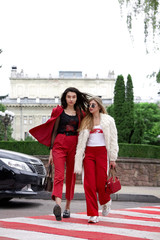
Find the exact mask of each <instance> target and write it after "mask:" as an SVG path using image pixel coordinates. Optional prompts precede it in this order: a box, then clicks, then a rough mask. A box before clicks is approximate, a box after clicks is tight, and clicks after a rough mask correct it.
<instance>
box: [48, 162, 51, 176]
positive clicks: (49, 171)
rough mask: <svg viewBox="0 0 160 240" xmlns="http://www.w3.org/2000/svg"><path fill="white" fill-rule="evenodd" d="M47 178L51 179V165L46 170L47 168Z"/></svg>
mask: <svg viewBox="0 0 160 240" xmlns="http://www.w3.org/2000/svg"><path fill="white" fill-rule="evenodd" d="M47 176H48V177H52V165H51V164H49V165H48V168H47Z"/></svg>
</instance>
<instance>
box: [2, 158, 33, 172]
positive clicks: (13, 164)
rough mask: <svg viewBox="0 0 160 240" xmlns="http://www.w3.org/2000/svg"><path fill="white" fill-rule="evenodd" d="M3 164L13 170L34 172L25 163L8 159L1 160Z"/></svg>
mask: <svg viewBox="0 0 160 240" xmlns="http://www.w3.org/2000/svg"><path fill="white" fill-rule="evenodd" d="M0 159H1V161H2V162H4V163H5V164H6V165H8V166H9V167H11V168H16V169H19V170H23V171H27V172H32V170H31V169H30V168H29V167H28V165H27V164H26V163H24V162H20V161H16V160H12V159H8V158H0Z"/></svg>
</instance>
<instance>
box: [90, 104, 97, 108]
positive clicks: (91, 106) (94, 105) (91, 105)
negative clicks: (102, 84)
mask: <svg viewBox="0 0 160 240" xmlns="http://www.w3.org/2000/svg"><path fill="white" fill-rule="evenodd" d="M95 107H96V104H95V103H92V104H88V108H95Z"/></svg>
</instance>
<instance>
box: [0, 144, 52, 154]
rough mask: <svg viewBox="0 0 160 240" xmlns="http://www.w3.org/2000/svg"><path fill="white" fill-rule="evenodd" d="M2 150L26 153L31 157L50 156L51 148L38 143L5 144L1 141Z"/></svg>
mask: <svg viewBox="0 0 160 240" xmlns="http://www.w3.org/2000/svg"><path fill="white" fill-rule="evenodd" d="M0 149H7V150H11V151H16V152H21V153H26V154H29V155H49V148H48V147H47V146H45V145H42V144H40V143H39V142H37V141H31V142H27V141H26V142H25V141H15V142H5V141H0Z"/></svg>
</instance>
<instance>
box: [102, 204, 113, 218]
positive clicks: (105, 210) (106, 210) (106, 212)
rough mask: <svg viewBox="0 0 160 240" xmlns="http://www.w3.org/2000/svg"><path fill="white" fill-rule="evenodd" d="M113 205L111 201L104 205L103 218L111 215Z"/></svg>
mask: <svg viewBox="0 0 160 240" xmlns="http://www.w3.org/2000/svg"><path fill="white" fill-rule="evenodd" d="M111 204H112V200H110V201H109V202H107V203H106V204H104V205H102V215H103V216H107V215H108V214H109V212H110V210H111Z"/></svg>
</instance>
